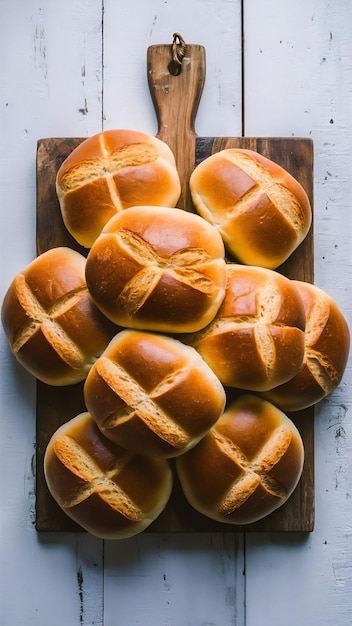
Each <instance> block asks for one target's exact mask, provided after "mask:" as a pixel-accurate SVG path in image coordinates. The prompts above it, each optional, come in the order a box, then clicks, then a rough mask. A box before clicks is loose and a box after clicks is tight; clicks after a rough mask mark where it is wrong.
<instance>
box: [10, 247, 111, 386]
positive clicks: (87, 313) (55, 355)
mask: <svg viewBox="0 0 352 626" xmlns="http://www.w3.org/2000/svg"><path fill="white" fill-rule="evenodd" d="M85 263H86V260H85V258H84V257H83V256H82V255H81V254H79V253H78V252H75V251H74V250H71V249H70V248H63V247H61V248H53V249H52V250H49V251H47V252H44V253H43V254H41V255H40V256H38V257H37V258H36V259H35V260H34V261H32V262H31V263H30V264H29V265H28V266H27V267H26V268H25V269H24V270H23V271H22V272H20V273H19V274H18V275H17V276H16V277H15V278H14V279H13V281H12V283H11V285H10V287H9V289H8V291H7V293H6V295H5V298H4V301H3V304H2V310H1V319H2V324H3V327H4V330H5V333H6V336H7V339H8V341H9V344H10V348H11V350H12V352H13V354H14V356H15V357H16V359H17V360H18V361H19V363H21V365H22V366H23V367H25V368H26V369H27V370H28V371H29V372H30V373H31V374H33V376H35V377H36V378H38V379H39V380H41V381H43V382H44V383H47V384H48V385H70V384H73V383H77V382H79V381H81V380H83V379H84V378H85V377H86V375H87V373H88V371H89V369H90V367H91V366H92V364H93V363H94V361H95V360H96V359H97V357H98V356H99V355H100V354H101V353H102V352H103V350H104V349H105V348H106V346H107V344H108V343H109V341H110V339H111V338H112V337H113V336H114V334H115V333H116V332H117V330H118V328H117V327H116V326H115V325H113V324H112V323H111V322H110V321H109V320H107V319H106V318H105V317H104V316H103V315H102V313H101V312H100V311H99V309H98V308H97V307H96V306H95V304H94V302H93V300H92V298H91V296H90V294H89V292H88V289H87V285H86V282H85Z"/></svg>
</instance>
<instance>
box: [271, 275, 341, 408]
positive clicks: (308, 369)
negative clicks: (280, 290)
mask: <svg viewBox="0 0 352 626" xmlns="http://www.w3.org/2000/svg"><path fill="white" fill-rule="evenodd" d="M294 284H295V286H296V288H297V289H298V291H299V293H300V295H301V298H302V301H303V304H304V308H305V313H306V331H305V353H304V360H303V363H302V366H301V368H300V370H299V371H298V373H297V374H296V375H295V376H294V377H293V378H292V379H291V380H289V381H288V382H287V383H285V384H283V385H280V386H278V387H276V388H275V389H272V390H270V391H268V392H267V393H266V394H264V396H265V397H266V398H267V399H268V400H270V401H271V402H274V404H276V405H277V406H278V407H280V408H281V409H282V410H284V411H298V410H301V409H305V408H307V407H308V406H312V405H314V404H316V403H317V402H320V400H322V399H323V398H325V397H326V396H327V395H328V394H330V393H332V392H333V391H334V390H335V389H336V387H337V386H338V385H339V384H340V382H341V380H342V377H343V374H344V371H345V368H346V364H347V359H348V355H349V350H350V333H349V329H348V325H347V322H346V320H345V318H344V316H343V313H342V312H341V310H340V309H339V307H338V306H337V304H336V303H335V302H334V301H333V300H332V298H331V297H330V296H329V295H328V294H327V293H325V291H323V290H322V289H320V288H319V287H317V286H315V285H311V284H310V283H306V282H302V281H294Z"/></svg>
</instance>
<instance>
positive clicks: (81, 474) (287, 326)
mask: <svg viewBox="0 0 352 626" xmlns="http://www.w3.org/2000/svg"><path fill="white" fill-rule="evenodd" d="M189 185H190V192H191V195H192V199H193V203H194V209H195V211H194V213H190V212H187V211H185V210H183V208H182V207H178V206H177V203H178V199H179V195H180V180H179V176H178V173H177V169H176V164H175V159H174V155H173V154H172V152H171V150H170V148H169V147H168V146H167V145H166V144H165V143H163V142H162V141H160V140H159V139H156V138H154V137H151V136H149V135H146V134H145V133H141V132H136V131H130V130H112V131H104V132H102V133H98V134H97V135H95V136H93V137H90V138H89V139H87V140H85V141H83V142H82V143H81V144H80V145H79V146H78V147H77V148H76V149H75V150H73V151H72V153H71V154H70V155H69V156H68V157H67V158H66V159H65V161H64V162H63V163H62V165H61V167H60V168H59V170H58V172H57V179H56V190H57V196H58V200H59V205H60V209H61V213H62V218H63V221H64V224H65V226H66V228H67V230H68V232H69V233H70V234H71V235H72V236H73V237H74V239H75V240H76V241H77V242H78V243H79V244H80V245H83V246H84V247H86V248H87V256H86V257H85V256H82V254H79V253H78V252H75V251H74V250H71V249H69V248H65V247H60V248H54V249H51V250H49V251H48V252H45V253H43V254H41V255H39V256H38V257H37V258H36V259H35V260H33V261H32V263H30V264H29V265H28V267H26V268H25V269H24V270H23V271H22V272H20V273H19V274H18V275H17V276H16V277H15V278H14V279H13V281H12V283H11V284H10V286H9V288H8V291H7V293H6V295H5V298H4V301H3V304H2V312H1V315H2V323H3V327H4V330H5V333H6V336H7V338H8V341H9V345H10V347H11V350H12V352H13V354H14V356H15V357H16V359H17V360H18V361H19V363H21V365H22V366H23V367H25V368H26V369H27V370H28V371H29V372H30V373H31V374H33V376H35V377H36V378H37V379H39V380H41V381H42V382H44V383H46V384H48V385H56V386H59V385H61V386H62V385H69V384H75V383H77V382H79V381H83V384H84V386H83V394H84V402H85V406H86V409H87V411H86V412H84V413H82V414H80V415H77V416H76V417H75V418H73V419H71V420H68V421H67V422H66V423H64V424H63V425H62V426H61V427H60V428H59V429H58V430H57V431H56V432H55V433H54V434H53V436H52V438H51V440H50V442H49V444H48V447H47V450H46V453H45V458H44V472H45V478H46V481H47V485H48V488H49V491H50V493H51V494H52V496H53V498H54V499H55V500H56V502H57V503H58V505H59V506H60V507H61V508H62V510H63V511H64V512H65V513H66V514H67V515H68V516H69V517H71V518H72V519H73V520H75V521H76V522H77V523H78V524H79V525H80V526H81V527H82V528H84V529H85V530H87V531H89V532H90V533H92V534H94V535H96V536H98V537H102V538H111V539H119V538H124V537H129V536H132V535H135V534H136V533H139V532H141V531H143V530H144V529H145V528H147V527H148V526H149V525H150V524H151V523H152V522H153V521H154V520H155V519H156V518H157V517H158V515H159V514H160V513H161V511H162V510H163V509H164V508H165V506H166V504H167V502H168V500H169V497H170V494H171V492H172V488H173V472H172V471H171V468H170V460H171V459H175V471H176V472H177V474H178V478H179V481H180V484H181V487H182V489H183V492H184V495H185V497H186V499H187V500H188V502H189V503H190V504H191V505H192V506H193V507H194V509H196V510H197V511H198V512H200V513H201V514H203V515H204V516H207V517H209V518H210V519H214V520H216V521H220V522H222V523H225V524H226V523H228V524H235V525H236V524H241V525H242V524H250V523H252V522H255V521H257V520H259V519H262V518H263V517H264V516H267V515H269V514H270V513H271V512H272V511H274V510H276V509H277V508H279V507H280V506H282V505H283V504H284V503H285V502H286V501H287V499H288V498H289V497H290V495H291V494H292V492H293V490H294V489H295V487H296V485H297V483H298V481H299V479H300V477H301V473H302V469H303V463H304V447H303V442H302V439H301V436H300V433H299V431H298V430H297V428H296V426H295V425H294V423H293V422H292V421H291V419H289V418H288V416H287V415H286V414H285V413H284V411H300V410H301V409H303V408H306V407H308V406H311V405H313V404H315V403H317V402H319V401H320V400H322V399H323V398H324V397H325V396H326V395H328V394H329V393H331V392H332V391H333V390H334V389H336V387H337V386H338V385H339V384H340V382H341V379H342V376H343V373H344V369H345V366H346V362H347V357H348V353H349V341H350V340H349V329H348V326H347V323H346V320H345V318H344V316H343V314H342V312H341V311H340V309H339V308H338V306H337V305H336V303H334V302H333V301H332V299H331V298H330V297H329V295H328V294H326V293H325V292H324V291H322V290H321V289H319V288H318V287H315V286H314V285H311V284H308V283H304V282H301V281H296V280H291V279H289V278H287V277H285V276H284V275H282V274H281V273H280V272H279V271H277V268H278V267H279V266H280V265H281V264H282V263H283V262H284V261H285V260H286V259H287V258H288V257H289V256H290V255H291V254H292V252H293V251H294V250H295V249H296V248H297V247H298V246H299V245H300V243H301V242H302V241H303V240H304V238H305V237H306V235H307V233H308V231H309V228H310V226H311V220H312V213H311V206H310V203H309V199H308V197H307V194H306V193H305V191H304V189H303V188H302V186H301V185H300V183H299V182H298V181H297V180H295V179H294V178H293V177H292V176H291V175H290V174H289V173H288V172H286V171H285V170H283V169H282V168H281V167H280V166H279V165H277V164H276V163H273V162H272V161H270V160H268V159H267V158H265V157H263V156H262V155H259V154H257V153H255V152H253V151H249V150H240V149H227V150H222V151H221V152H219V153H217V154H214V155H213V156H211V157H209V158H207V159H205V160H204V161H203V162H202V163H200V164H199V165H198V166H197V167H196V168H195V170H194V172H193V173H192V175H191V177H190V181H189ZM226 255H230V256H226Z"/></svg>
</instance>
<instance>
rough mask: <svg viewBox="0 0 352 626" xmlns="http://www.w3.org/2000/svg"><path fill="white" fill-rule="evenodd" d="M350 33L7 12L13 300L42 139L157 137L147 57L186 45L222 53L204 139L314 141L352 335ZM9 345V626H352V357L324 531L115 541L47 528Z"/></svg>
mask: <svg viewBox="0 0 352 626" xmlns="http://www.w3.org/2000/svg"><path fill="white" fill-rule="evenodd" d="M351 27H352V5H351V1H350V0H336V1H335V2H330V1H328V0H296V2H292V1H291V0H280V2H278V1H276V2H275V0H243V1H242V2H240V0H128V1H126V0H103V2H102V1H98V0H95V1H94V0H61V1H60V2H55V1H54V0H42V1H39V0H26V1H23V2H21V1H20V0H0V59H1V66H0V67H1V74H0V93H1V108H0V111H1V128H0V149H1V166H0V194H1V196H0V200H1V207H0V220H1V246H0V255H1V256H0V267H1V294H0V297H1V300H2V298H3V295H4V293H5V291H6V289H7V287H8V285H9V282H10V280H12V277H13V276H14V275H15V274H16V273H17V272H18V271H20V270H21V269H22V268H23V267H24V266H25V265H27V263H29V262H30V261H31V260H32V259H33V258H34V256H35V200H36V190H35V157H36V142H37V139H38V138H40V137H50V136H51V137H65V136H81V137H85V136H89V135H91V134H94V133H96V132H98V131H100V130H101V129H102V128H103V129H108V128H114V127H115V128H116V127H125V128H128V127H129V128H133V129H139V130H143V131H145V132H149V133H151V134H155V132H156V119H155V114H154V110H153V106H152V103H151V100H150V97H149V92H148V87H147V80H146V65H145V55H146V49H147V47H148V46H149V45H152V44H159V43H169V42H170V43H171V41H172V35H173V33H174V32H175V31H178V32H180V33H181V34H182V36H183V37H184V38H185V40H186V42H188V43H198V44H201V45H203V46H205V48H206V52H207V78H206V84H205V88H204V92H203V96H202V100H201V104H200V108H199V112H198V116H197V124H196V130H197V132H198V134H199V135H201V136H205V135H218V136H219V135H225V136H228V135H233V136H236V135H237V136H240V135H241V134H242V132H244V134H245V135H247V136H257V137H260V136H301V137H311V138H313V140H314V146H315V185H314V191H315V226H314V229H315V230H314V232H315V282H316V284H317V285H319V286H320V287H322V288H323V289H324V290H325V291H328V292H329V293H330V295H332V296H333V297H334V298H335V300H336V301H337V303H338V304H339V306H340V307H341V308H342V310H343V311H344V313H345V315H346V318H347V320H348V322H349V324H350V326H351V327H352V311H351V301H352V296H351V282H352V281H351V273H352V267H351V261H352V253H351V247H352V217H351V216H352V125H351V121H352V37H351ZM242 29H243V33H244V47H243V48H242ZM0 339H1V360H0V366H1V378H0V381H1V382H0V392H1V404H0V410H1V454H0V484H1V500H0V516H1V554H0V621H1V624H3V625H4V626H31V625H32V624H35V625H38V626H63V625H64V626H88V625H93V624H94V625H95V626H120V625H121V626H135V625H137V624H141V625H143V626H159V625H160V626H205V625H207V626H210V625H216V626H230V625H232V626H244V625H245V626H267V624H270V625H271V626H279V625H282V624H284V625H285V626H297V624H299V625H300V626H315V625H319V626H350V625H351V624H352V594H351V591H352V589H351V582H352V522H351V520H352V497H351V496H352V491H351V490H352V455H351V452H352V450H351V448H352V421H351V416H352V391H351V390H352V380H351V360H350V362H349V366H348V368H347V371H346V374H345V377H344V380H343V382H342V384H341V386H340V387H339V388H338V389H337V391H336V392H335V393H334V394H332V395H331V396H330V397H329V398H328V399H327V400H326V401H325V402H323V403H321V405H320V406H319V408H318V409H317V411H316V418H315V420H316V424H315V432H316V435H315V437H316V439H315V449H316V462H315V467H316V476H315V486H316V523H315V530H314V532H313V533H310V534H309V535H307V536H305V535H299V534H298V535H297V534H294V535H287V534H286V535H283V534H279V535H267V534H252V533H246V534H242V533H226V534H205V535H204V534H186V535H184V534H176V535H170V534H163V535H159V534H143V535H140V536H138V537H136V538H133V539H129V540H126V541H121V542H103V541H101V540H98V539H96V538H93V537H90V536H88V535H86V534H84V533H79V534H65V533H62V534H44V535H42V534H40V535H38V533H37V532H36V531H35V529H34V519H35V485H34V466H33V465H34V463H33V459H34V455H35V382H34V380H33V379H32V378H31V377H30V376H29V375H27V374H26V373H25V372H24V371H23V370H22V369H21V368H20V367H19V366H17V365H16V363H15V362H14V360H13V358H12V357H11V355H10V352H9V348H8V346H7V342H6V340H5V337H4V334H3V331H2V330H1V337H0Z"/></svg>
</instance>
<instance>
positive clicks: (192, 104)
mask: <svg viewBox="0 0 352 626" xmlns="http://www.w3.org/2000/svg"><path fill="white" fill-rule="evenodd" d="M177 50H178V48H176V52H177ZM174 54H175V41H174V45H173V46H172V45H156V46H151V47H150V48H148V51H147V75H148V84H149V89H150V94H151V97H152V100H153V103H154V106H155V111H156V115H157V120H158V133H157V136H158V137H159V138H160V139H162V140H164V141H165V142H166V143H168V145H169V146H170V148H171V149H172V150H173V152H174V154H175V158H176V163H177V167H178V171H179V174H180V177H181V182H182V192H181V197H180V201H179V203H178V206H179V207H180V208H183V209H185V210H188V211H193V210H194V209H193V205H192V202H191V198H190V193H189V189H188V180H189V176H190V174H191V172H192V171H193V169H194V167H195V165H196V164H198V163H199V162H200V161H202V160H203V159H205V158H206V157H208V156H210V154H212V153H214V152H218V151H219V150H222V149H224V148H228V147H244V148H250V149H252V150H255V151H257V152H260V153H261V154H263V155H264V156H266V157H268V158H270V159H272V160H273V161H275V162H277V163H279V164H280V165H282V166H283V167H284V168H285V169H286V170H288V171H289V172H290V173H291V174H292V175H293V176H294V177H295V178H297V180H299V182H300V183H301V184H302V186H303V187H304V188H305V190H306V192H307V194H308V196H309V197H310V201H311V204H312V206H313V144H312V141H311V140H310V139H305V138H292V137H290V138H276V137H275V138H270V137H269V138H247V137H197V136H196V133H195V130H194V123H195V118H196V113H197V109H198V105H199V101H200V98H201V94H202V90H203V85H204V80H205V50H204V48H203V47H202V46H199V45H194V44H192V45H188V46H187V47H186V50H185V53H184V55H183V56H182V59H181V61H180V59H179V58H178V59H177V66H175V65H173V64H174V63H175V61H172V59H173V55H174ZM170 61H171V62H172V64H171V65H170ZM175 67H176V70H177V71H175ZM81 141H83V138H77V137H71V138H46V139H40V140H39V141H38V146H37V230H36V233H37V253H38V254H41V253H43V252H45V251H46V250H48V249H50V248H53V247H55V246H69V247H71V248H74V249H75V250H78V251H79V252H81V253H82V254H84V255H86V254H87V250H85V249H84V248H82V247H80V246H79V245H78V244H77V243H76V242H75V240H74V239H73V238H72V237H71V236H70V235H69V233H68V232H67V230H66V228H65V226H64V224H63V222H62V218H61V212H60V207H59V203H58V199H57V196H56V191H55V178H56V172H57V170H58V168H59V167H60V165H61V163H62V161H63V160H64V159H65V158H66V157H67V156H68V154H69V153H70V152H71V151H72V150H73V149H74V148H75V147H76V146H77V145H78V144H79V143H80V142H81ZM313 253H314V245H313V229H312V228H311V230H310V232H309V234H308V236H307V238H306V239H305V241H304V242H303V243H302V244H301V246H300V247H299V248H298V249H297V250H296V251H295V253H294V254H293V255H292V256H291V257H290V259H289V260H288V261H287V262H286V263H285V264H284V265H282V266H281V267H280V268H278V271H280V272H282V273H283V274H285V275H286V276H288V277H289V278H295V279H298V280H304V281H307V282H313V279H314V276H313V271H314V270H313V268H314V256H313ZM82 389H83V383H82V384H78V385H72V386H68V387H50V386H48V385H45V384H44V383H41V382H40V381H38V382H37V406H36V410H37V435H36V436H37V459H36V460H37V475H36V529H37V530H38V531H80V530H81V529H80V527H79V526H77V525H76V524H75V523H74V522H72V521H71V520H70V519H69V518H68V517H67V516H66V515H65V514H64V513H63V512H62V511H61V509H60V508H59V507H58V506H57V504H56V503H55V501H54V500H53V499H52V497H51V495H50V494H49V491H48V489H47V486H46V483H45V479H44V474H43V457H44V452H45V449H46V446H47V443H48V441H49V439H50V437H51V435H52V434H53V433H54V432H55V430H56V429H57V428H58V427H59V426H60V425H61V424H62V423H63V422H65V421H68V420H69V419H71V418H72V417H74V416H75V415H77V414H78V413H80V412H82V411H85V410H86V409H85V406H84V402H83V394H82ZM289 417H290V418H291V419H292V420H293V421H294V422H295V424H296V425H297V427H298V428H299V430H300V433H301V435H302V439H303V442H304V446H305V465H304V470H303V474H302V477H301V480H300V482H299V484H298V487H297V488H296V490H295V492H294V493H293V495H292V496H291V498H290V499H289V500H288V502H287V503H285V505H284V506H282V507H281V508H280V509H278V510H277V511H275V512H274V513H272V514H271V515H269V516H268V517H266V518H264V520H262V521H259V522H256V523H254V524H250V525H246V526H232V525H229V524H220V523H217V522H213V521H212V520H209V519H207V518H206V517H204V516H202V515H200V514H198V513H197V512H196V511H194V510H193V509H192V508H191V507H190V506H189V505H188V503H187V502H186V500H185V498H184V496H183V494H182V491H181V489H180V486H179V484H178V481H177V479H176V477H175V486H174V490H173V493H172V496H171V499H170V501H169V503H168V505H167V507H166V509H165V510H164V512H163V513H162V514H161V515H160V517H159V518H158V519H157V520H156V521H155V522H154V523H153V524H152V525H151V526H150V527H149V529H147V530H146V531H144V532H182V531H184V532H238V531H247V532H251V531H256V532H289V531H291V532H292V531H295V532H308V531H312V530H313V526H314V409H313V408H310V409H305V410H304V411H299V412H295V413H290V414H289Z"/></svg>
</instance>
